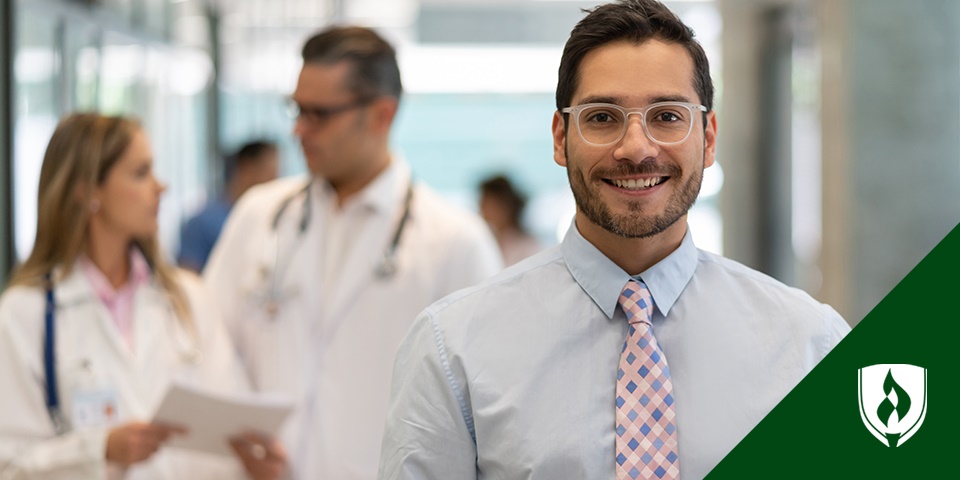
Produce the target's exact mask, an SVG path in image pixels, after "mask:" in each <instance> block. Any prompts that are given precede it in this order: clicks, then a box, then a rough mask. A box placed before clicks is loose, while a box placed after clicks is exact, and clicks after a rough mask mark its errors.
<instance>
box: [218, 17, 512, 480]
mask: <svg viewBox="0 0 960 480" xmlns="http://www.w3.org/2000/svg"><path fill="white" fill-rule="evenodd" d="M303 60H304V65H303V69H302V71H301V73H300V78H299V80H298V82H297V87H296V91H294V93H293V96H292V98H291V109H292V111H293V113H294V115H295V117H296V126H295V128H294V133H295V134H296V135H297V136H298V137H299V138H300V143H301V145H302V147H303V153H304V157H305V158H306V161H307V167H308V169H309V171H310V175H309V176H306V177H302V178H293V179H280V180H277V181H274V182H271V183H267V184H264V185H262V186H258V187H255V188H254V189H252V190H250V192H249V193H247V194H246V195H245V196H244V197H243V198H241V199H240V201H239V203H238V204H237V206H236V207H235V210H234V212H233V213H232V214H231V217H230V219H229V220H228V221H227V225H226V226H225V227H224V232H223V236H222V237H221V239H220V241H219V243H218V245H217V246H216V247H215V249H214V252H213V255H212V257H211V260H210V263H209V264H208V266H207V270H206V271H205V280H206V281H207V282H208V284H209V286H210V287H211V288H212V289H213V290H214V292H215V294H216V296H217V297H218V298H217V299H218V300H219V302H220V304H221V305H222V308H223V310H224V313H225V316H226V320H227V323H228V326H229V328H230V331H231V334H232V336H233V338H234V340H235V342H236V344H237V348H238V349H239V350H240V355H241V357H242V359H243V361H244V363H245V366H246V368H247V371H248V374H249V376H250V380H251V382H252V384H253V386H254V388H256V389H257V390H259V391H263V392H281V393H285V394H289V395H293V396H294V398H295V399H297V402H298V403H297V408H296V411H295V413H294V415H292V418H291V419H290V420H289V421H288V422H287V425H286V428H285V430H284V432H283V434H282V435H281V439H282V441H283V443H284V445H285V447H286V449H287V453H288V455H289V459H290V460H289V461H290V469H291V471H292V473H293V475H294V476H295V477H296V478H311V479H313V478H335V479H339V480H351V479H358V480H372V479H374V478H375V477H376V469H377V462H378V457H379V451H380V440H381V436H382V432H383V425H384V419H385V416H386V408H387V401H388V397H389V390H390V373H391V367H392V365H393V358H394V355H395V353H396V350H397V347H398V345H399V343H400V341H401V339H402V337H403V335H404V334H405V333H406V331H407V330H408V328H409V326H410V324H411V323H412V321H413V320H414V318H415V317H416V315H417V313H418V312H419V311H420V310H422V309H423V308H424V307H426V306H427V305H429V304H430V303H431V302H433V301H435V300H437V299H439V298H441V297H443V296H445V295H447V294H448V293H451V292H453V291H454V290H457V289H460V288H464V287H467V286H470V285H473V284H475V283H477V282H479V281H480V280H482V279H484V278H486V277H488V276H490V275H492V274H494V273H496V272H497V271H498V270H499V269H500V268H501V262H500V259H499V254H498V252H497V247H496V244H495V242H494V240H493V238H492V236H491V234H490V232H489V231H488V230H487V228H486V227H485V226H484V225H483V223H482V221H481V220H480V219H479V217H476V216H474V215H471V214H469V213H466V212H463V211H460V210H457V209H455V208H452V207H451V206H448V205H447V204H446V203H444V202H443V201H442V200H441V199H440V198H439V197H438V195H437V194H436V193H434V192H432V191H431V190H429V189H427V188H426V187H424V186H423V185H420V184H418V183H416V182H415V181H414V180H413V178H412V176H411V171H410V167H409V166H408V165H407V164H406V163H404V162H403V161H402V160H401V159H400V158H398V157H397V156H394V155H391V153H390V150H389V146H388V143H389V142H388V141H389V134H390V129H391V125H392V123H393V120H394V117H395V115H396V113H397V107H398V104H399V100H400V95H401V91H402V87H401V81H400V73H399V69H398V68H397V62H396V55H395V52H394V49H393V48H392V47H391V46H390V45H389V44H388V43H387V42H385V41H384V40H383V39H382V38H381V37H379V36H378V35H377V34H376V33H375V32H373V31H372V30H369V29H366V28H360V27H333V28H330V29H327V30H325V31H323V32H321V33H319V34H318V35H316V36H314V37H313V38H311V39H309V40H308V41H307V43H306V45H305V46H304V48H303Z"/></svg>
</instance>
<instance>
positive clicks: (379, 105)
mask: <svg viewBox="0 0 960 480" xmlns="http://www.w3.org/2000/svg"><path fill="white" fill-rule="evenodd" d="M399 108H400V102H399V101H398V100H397V99H396V98H393V97H388V96H384V97H380V98H378V99H376V100H374V101H373V103H371V104H370V123H371V128H372V129H373V131H374V132H376V133H383V134H387V133H389V132H390V126H391V125H393V119H394V118H396V116H397V110H398V109H399Z"/></svg>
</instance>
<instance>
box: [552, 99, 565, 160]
mask: <svg viewBox="0 0 960 480" xmlns="http://www.w3.org/2000/svg"><path fill="white" fill-rule="evenodd" d="M553 161H554V162H557V165H560V166H561V167H566V166H567V128H566V122H564V120H563V114H562V113H560V111H559V110H558V111H556V112H553Z"/></svg>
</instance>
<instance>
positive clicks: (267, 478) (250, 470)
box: [230, 432, 287, 480]
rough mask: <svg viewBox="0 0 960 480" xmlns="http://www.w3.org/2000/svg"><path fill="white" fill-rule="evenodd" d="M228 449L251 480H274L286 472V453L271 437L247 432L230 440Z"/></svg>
mask: <svg viewBox="0 0 960 480" xmlns="http://www.w3.org/2000/svg"><path fill="white" fill-rule="evenodd" d="M230 447H232V448H233V451H234V452H235V453H236V454H237V456H238V457H240V462H241V463H243V468H244V469H245V470H246V471H247V474H248V475H250V478H252V479H253V480H276V479H279V478H281V477H282V476H283V474H284V473H286V471H287V452H286V450H284V449H283V446H282V445H280V442H279V441H278V440H277V439H275V438H273V437H269V436H267V435H262V434H259V433H255V432H247V433H244V434H242V435H239V436H237V437H234V438H231V439H230Z"/></svg>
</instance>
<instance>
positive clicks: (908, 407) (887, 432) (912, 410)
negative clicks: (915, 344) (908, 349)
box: [857, 364, 927, 447]
mask: <svg viewBox="0 0 960 480" xmlns="http://www.w3.org/2000/svg"><path fill="white" fill-rule="evenodd" d="M857 380H858V381H857V387H858V390H857V393H858V397H859V399H860V418H861V419H863V424H864V425H865V426H866V427H867V430H869V431H870V433H872V434H873V436H874V437H877V440H880V442H881V443H883V444H884V445H886V446H888V447H896V446H899V445H902V444H903V442H906V441H907V439H909V438H910V437H912V436H913V434H914V433H917V430H918V429H919V428H920V425H922V424H923V419H924V417H926V415H927V369H925V368H923V367H917V366H915V365H904V364H880V365H871V366H869V367H865V368H861V369H860V370H858V371H857Z"/></svg>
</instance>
